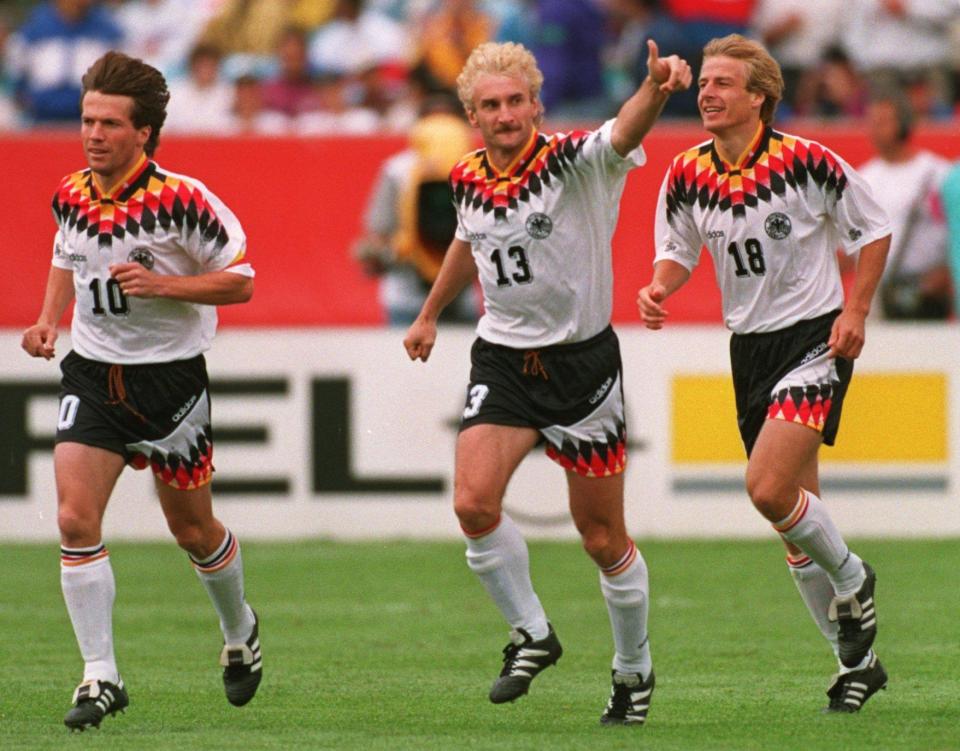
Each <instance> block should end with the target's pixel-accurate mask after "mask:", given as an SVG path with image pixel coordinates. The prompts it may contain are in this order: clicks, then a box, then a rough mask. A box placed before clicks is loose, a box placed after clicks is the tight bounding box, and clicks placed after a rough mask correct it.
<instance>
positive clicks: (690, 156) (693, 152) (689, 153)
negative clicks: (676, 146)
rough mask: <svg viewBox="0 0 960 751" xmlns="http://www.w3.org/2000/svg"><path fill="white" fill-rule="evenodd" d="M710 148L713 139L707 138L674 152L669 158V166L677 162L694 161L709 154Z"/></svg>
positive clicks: (711, 147)
mask: <svg viewBox="0 0 960 751" xmlns="http://www.w3.org/2000/svg"><path fill="white" fill-rule="evenodd" d="M712 149H713V139H712V138H708V139H707V140H706V141H701V142H700V143H698V144H695V145H693V146H691V147H689V148H687V149H684V150H683V151H681V152H679V153H677V154H675V155H674V157H673V159H671V160H670V166H671V167H674V166H676V165H678V164H689V163H690V162H693V161H696V160H698V159H700V158H701V157H703V156H705V155H708V154H710V153H711V151H712Z"/></svg>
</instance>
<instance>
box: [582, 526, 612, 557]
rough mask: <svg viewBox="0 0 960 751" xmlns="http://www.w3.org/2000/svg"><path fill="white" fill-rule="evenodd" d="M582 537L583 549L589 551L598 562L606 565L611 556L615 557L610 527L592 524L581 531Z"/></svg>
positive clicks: (588, 553)
mask: <svg viewBox="0 0 960 751" xmlns="http://www.w3.org/2000/svg"><path fill="white" fill-rule="evenodd" d="M580 539H581V540H582V542H583V549H584V550H586V551H587V555H589V556H590V557H591V558H592V559H593V560H594V561H596V562H597V563H598V564H600V565H601V566H602V565H606V564H607V563H608V562H609V560H610V558H611V556H614V557H615V551H614V545H615V541H614V539H613V535H612V534H611V532H610V529H609V528H608V527H604V526H598V525H595V526H591V527H590V528H589V529H587V530H583V531H582V532H581V533H580Z"/></svg>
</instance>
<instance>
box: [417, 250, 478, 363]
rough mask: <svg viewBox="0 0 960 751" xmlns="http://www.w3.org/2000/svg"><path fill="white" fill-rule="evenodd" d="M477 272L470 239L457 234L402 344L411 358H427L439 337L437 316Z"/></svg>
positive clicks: (425, 359)
mask: <svg viewBox="0 0 960 751" xmlns="http://www.w3.org/2000/svg"><path fill="white" fill-rule="evenodd" d="M476 275H477V266H476V264H475V263H474V262H473V255H472V254H471V252H470V243H468V242H466V241H464V240H458V239H457V238H454V239H453V242H452V243H450V247H449V248H448V249H447V253H446V255H445V256H444V257H443V264H442V265H441V266H440V273H439V274H437V280H436V281H435V282H434V283H433V287H431V288H430V294H429V295H427V299H426V300H424V302H423V307H422V308H421V309H420V315H418V316H417V320H415V321H414V322H413V324H411V326H410V328H409V329H408V330H407V335H406V337H405V338H404V340H403V346H404V347H405V348H406V350H407V355H409V357H410V359H411V360H417V359H420V360H423V361H424V362H426V361H427V358H428V357H430V351H431V350H432V349H433V345H434V342H436V340H437V319H438V318H439V317H440V314H441V313H442V312H443V309H444V308H446V307H447V306H448V305H449V304H450V303H451V302H453V300H454V299H455V298H456V296H457V295H459V294H460V292H461V291H462V290H463V288H464V287H466V286H467V285H468V284H470V282H472V281H473V280H474V278H475V277H476Z"/></svg>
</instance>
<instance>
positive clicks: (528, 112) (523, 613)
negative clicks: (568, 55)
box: [404, 42, 690, 725]
mask: <svg viewBox="0 0 960 751" xmlns="http://www.w3.org/2000/svg"><path fill="white" fill-rule="evenodd" d="M649 50H650V52H649V61H648V68H649V70H650V76H649V78H648V79H647V80H646V81H644V83H643V84H642V85H641V86H640V88H639V89H638V90H637V91H636V92H635V94H634V95H633V96H631V97H630V99H628V100H627V102H626V103H625V104H624V105H623V106H622V107H621V109H620V112H619V114H618V115H617V116H616V119H614V120H609V121H607V122H606V123H604V124H603V125H602V126H601V127H600V128H599V129H598V130H595V131H575V132H572V133H567V134H556V135H552V136H546V135H544V134H542V133H540V132H539V131H538V127H539V124H540V122H541V119H542V116H543V105H542V104H541V103H540V99H539V94H540V86H541V82H542V81H543V75H542V74H541V72H540V70H539V69H538V67H537V62H536V59H535V58H534V57H533V55H531V54H530V53H529V52H528V51H527V50H526V49H525V48H524V47H520V46H518V45H515V44H512V43H507V44H496V43H488V44H484V45H481V46H480V47H478V48H477V49H475V50H474V51H473V53H472V54H471V55H470V57H469V59H468V60H467V64H466V66H464V69H463V72H462V73H461V74H460V77H459V78H458V80H457V85H458V93H459V95H460V100H461V102H462V103H463V106H464V108H465V109H466V112H467V118H468V119H469V121H470V124H471V125H473V126H474V127H475V128H477V129H478V130H479V131H480V135H481V137H482V138H483V142H484V146H485V148H483V149H481V150H479V151H476V152H473V153H471V154H468V155H467V156H466V157H464V159H463V160H462V161H461V162H460V163H459V164H457V166H456V167H454V169H453V172H452V173H451V175H450V180H451V184H452V186H453V189H454V197H455V201H456V206H457V216H458V221H457V229H456V234H455V238H454V240H453V242H452V243H451V245H450V248H449V249H448V250H447V253H446V255H445V257H444V260H443V264H442V266H441V269H440V273H439V275H438V277H437V280H436V282H435V283H434V285H433V287H432V289H431V290H430V294H429V295H428V296H427V299H426V301H425V302H424V305H423V308H422V309H421V311H420V314H419V316H418V317H417V320H416V321H415V322H414V324H413V325H412V326H411V327H410V329H409V330H408V332H407V336H406V338H405V339H404V346H405V348H406V350H407V354H408V355H409V357H410V358H411V359H413V360H415V359H420V360H423V361H426V360H427V359H428V358H429V357H430V354H431V352H432V350H433V347H434V343H435V342H436V337H437V318H438V316H439V315H440V313H441V312H442V311H443V310H444V308H445V307H446V306H447V305H448V304H449V303H450V302H452V301H453V300H454V298H455V297H456V296H457V294H459V293H460V292H461V291H462V290H463V289H464V288H465V287H466V286H467V285H468V284H471V283H472V282H473V280H474V279H476V278H477V276H479V278H480V284H481V288H482V290H483V299H484V311H485V312H484V315H483V317H482V318H481V319H480V323H479V324H478V327H477V333H478V335H479V338H478V339H477V340H476V341H475V342H474V345H473V349H472V353H471V374H470V386H469V388H468V395H467V401H466V404H465V408H464V411H463V415H462V421H461V423H460V434H459V437H458V439H457V448H456V467H455V470H454V472H455V481H454V511H455V512H456V514H457V517H458V519H459V521H460V526H461V528H462V529H463V532H464V535H465V537H466V543H467V563H468V565H469V567H470V568H471V569H472V570H473V571H474V572H475V573H476V574H477V575H478V576H479V578H480V579H481V581H482V582H483V584H484V586H485V587H486V588H487V591H488V593H489V594H490V596H491V597H492V599H493V601H494V602H495V603H496V605H497V607H498V608H499V610H500V612H501V614H502V615H503V617H504V618H505V620H506V621H507V622H508V623H509V624H510V626H511V627H512V629H513V631H512V632H511V640H510V643H509V644H508V645H507V647H506V648H505V649H504V658H503V668H502V670H501V672H500V677H499V678H497V679H496V681H495V682H494V684H493V687H492V688H491V690H490V701H492V702H494V703H501V702H508V701H513V700H514V699H517V698H519V697H520V696H522V695H523V694H525V693H527V690H528V689H529V686H530V682H531V681H532V680H533V678H534V677H536V675H537V674H539V673H540V671H542V670H544V669H545V668H547V667H549V666H550V665H553V664H554V663H555V662H556V661H557V660H558V659H559V657H560V656H561V654H562V652H563V650H562V648H561V646H560V642H559V640H558V639H557V635H556V633H555V632H554V629H553V627H552V626H551V625H550V623H549V622H548V620H547V615H546V612H545V611H544V609H543V606H542V605H541V604H540V600H539V599H538V597H537V595H536V593H535V592H534V590H533V584H532V582H531V580H530V571H529V564H528V554H527V546H526V542H525V541H524V539H523V536H522V535H521V533H520V530H519V529H518V528H517V526H516V525H515V524H514V522H513V521H512V520H511V519H510V517H509V516H507V515H506V514H505V513H503V495H504V492H505V490H506V487H507V484H508V482H509V480H510V477H511V476H512V475H513V473H514V471H515V470H516V468H517V467H518V465H519V464H520V462H521V461H522V460H523V458H524V457H525V456H526V455H527V454H528V453H529V452H530V450H531V449H533V447H534V446H536V445H538V444H539V443H541V442H546V446H547V455H548V456H549V457H551V458H552V459H554V460H555V461H556V462H557V463H558V464H560V465H561V466H562V467H564V469H565V470H566V478H567V485H568V490H569V502H570V510H571V513H572V516H573V519H574V522H575V524H576V526H577V529H578V531H579V532H580V535H581V537H582V540H583V545H584V547H585V548H586V550H587V552H588V553H589V555H590V556H591V558H593V560H594V562H595V563H596V564H597V566H598V567H599V569H600V589H601V591H602V593H603V597H604V599H605V601H606V604H607V608H608V611H609V615H610V623H611V627H612V631H613V638H614V645H615V655H614V658H613V674H612V686H611V694H610V699H609V701H608V703H607V706H606V708H605V709H604V711H603V715H602V717H601V721H602V722H603V723H611V724H621V723H622V724H634V725H639V724H642V723H643V722H644V721H645V720H646V716H647V711H648V709H649V706H650V697H651V694H652V692H653V688H654V680H655V679H654V672H653V663H652V660H651V657H650V649H649V642H648V639H647V610H648V603H649V592H648V586H647V568H646V563H645V562H644V560H643V557H642V556H641V555H640V553H639V552H638V551H637V548H636V546H635V545H634V543H633V541H632V540H631V539H630V537H629V535H628V534H627V530H626V524H625V522H624V515H623V503H624V498H623V493H624V491H623V487H624V486H623V469H624V461H625V451H626V445H625V443H626V427H625V414H624V410H623V385H622V380H621V373H620V371H621V361H620V349H619V343H618V341H617V337H616V334H615V333H614V331H613V329H612V328H611V326H610V317H611V309H612V299H611V298H612V287H613V279H612V271H611V258H610V240H611V238H612V236H613V231H614V228H615V225H616V221H617V211H618V208H619V202H620V196H621V194H622V192H623V188H624V184H625V182H626V177H627V174H628V173H629V171H630V170H631V169H632V168H633V167H636V166H638V165H641V164H643V163H644V161H645V154H644V152H643V149H642V147H641V145H640V143H641V141H642V139H643V137H644V136H645V135H646V134H647V132H648V131H649V130H650V128H651V127H652V126H653V124H654V122H655V120H656V118H657V116H658V115H659V113H660V110H661V109H662V107H663V104H664V101H665V100H666V99H667V97H668V96H669V95H670V94H671V92H673V91H675V90H678V89H681V88H684V87H686V86H689V85H690V68H689V66H688V65H687V64H686V62H684V61H683V60H681V59H679V58H678V57H676V56H675V55H672V56H670V57H667V58H661V57H659V54H658V50H657V47H656V45H655V44H654V43H653V42H650V43H649Z"/></svg>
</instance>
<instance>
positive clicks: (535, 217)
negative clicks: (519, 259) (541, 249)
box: [526, 211, 553, 240]
mask: <svg viewBox="0 0 960 751" xmlns="http://www.w3.org/2000/svg"><path fill="white" fill-rule="evenodd" d="M526 226H527V234H528V235H530V237H534V238H536V239H537V240H543V239H544V238H545V237H549V236H550V233H551V232H553V220H552V219H551V218H550V217H548V216H547V215H546V214H542V213H540V212H539V211H538V212H536V213H534V214H531V215H530V216H528V217H527V225H526Z"/></svg>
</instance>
